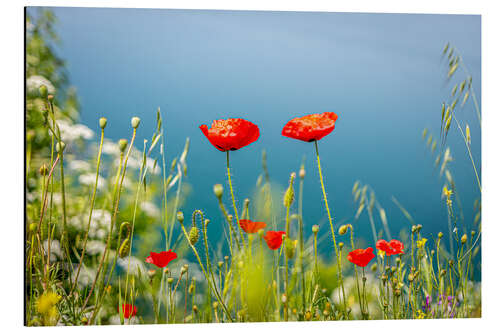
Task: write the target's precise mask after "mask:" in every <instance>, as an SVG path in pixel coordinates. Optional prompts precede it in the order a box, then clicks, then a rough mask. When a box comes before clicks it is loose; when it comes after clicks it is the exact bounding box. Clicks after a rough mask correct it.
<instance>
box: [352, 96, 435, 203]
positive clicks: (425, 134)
mask: <svg viewBox="0 0 500 333" xmlns="http://www.w3.org/2000/svg"><path fill="white" fill-rule="evenodd" d="M443 106H444V103H443ZM427 133H429V129H428V128H427V127H426V128H424V130H423V131H422V140H425V137H426V136H427ZM356 182H357V181H356ZM353 193H354V190H353Z"/></svg>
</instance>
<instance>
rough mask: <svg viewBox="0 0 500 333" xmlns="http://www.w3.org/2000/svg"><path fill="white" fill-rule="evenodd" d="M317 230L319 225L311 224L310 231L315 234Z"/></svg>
mask: <svg viewBox="0 0 500 333" xmlns="http://www.w3.org/2000/svg"><path fill="white" fill-rule="evenodd" d="M318 231H319V225H317V224H315V225H313V226H312V232H313V234H315V235H317V234H318Z"/></svg>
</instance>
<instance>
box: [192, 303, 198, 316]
mask: <svg viewBox="0 0 500 333" xmlns="http://www.w3.org/2000/svg"><path fill="white" fill-rule="evenodd" d="M193 312H194V313H195V314H196V313H198V307H197V306H196V305H193Z"/></svg>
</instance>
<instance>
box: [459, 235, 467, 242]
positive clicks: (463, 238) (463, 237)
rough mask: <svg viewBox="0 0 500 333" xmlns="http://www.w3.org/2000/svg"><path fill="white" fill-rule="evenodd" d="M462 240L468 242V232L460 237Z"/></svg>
mask: <svg viewBox="0 0 500 333" xmlns="http://www.w3.org/2000/svg"><path fill="white" fill-rule="evenodd" d="M460 241H461V242H462V244H465V243H467V234H464V235H463V236H462V238H461V239H460Z"/></svg>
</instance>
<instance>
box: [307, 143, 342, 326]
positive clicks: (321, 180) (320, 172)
mask: <svg viewBox="0 0 500 333" xmlns="http://www.w3.org/2000/svg"><path fill="white" fill-rule="evenodd" d="M314 146H315V148H316V159H317V161H318V172H319V181H320V183H321V190H322V191H323V200H324V201H325V208H326V213H327V214H328V222H330V229H331V232H332V239H333V247H334V249H335V256H336V257H337V266H338V275H339V282H340V285H341V286H342V298H343V303H344V315H345V316H346V317H347V304H346V300H345V292H344V283H343V281H342V266H341V264H340V257H339V251H338V248H337V241H336V239H335V230H334V229H333V221H332V215H331V214H330V208H329V207H328V200H327V198H326V191H325V184H324V182H323V173H322V171H321V161H320V158H319V150H318V141H317V140H314Z"/></svg>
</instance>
